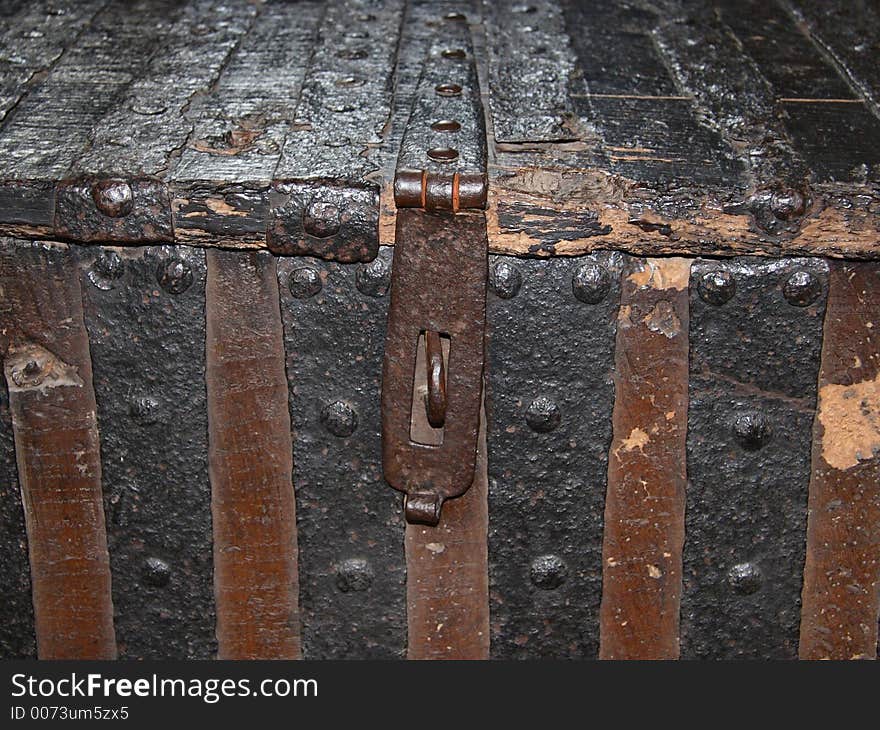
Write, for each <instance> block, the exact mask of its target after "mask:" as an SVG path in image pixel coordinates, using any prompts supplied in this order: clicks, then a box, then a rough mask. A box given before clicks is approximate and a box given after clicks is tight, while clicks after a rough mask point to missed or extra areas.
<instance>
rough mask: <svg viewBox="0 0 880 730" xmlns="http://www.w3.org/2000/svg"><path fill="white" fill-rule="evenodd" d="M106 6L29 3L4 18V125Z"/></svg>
mask: <svg viewBox="0 0 880 730" xmlns="http://www.w3.org/2000/svg"><path fill="white" fill-rule="evenodd" d="M106 4H107V0H40V2H25V3H21V4H19V5H18V6H17V7H13V8H10V11H11V14H10V15H7V16H4V17H2V19H0V49H3V50H2V51H0V125H2V123H3V120H4V119H5V118H6V115H7V114H8V113H9V111H10V110H11V109H13V108H15V106H16V104H18V102H19V101H20V100H21V99H22V97H23V96H24V95H25V94H27V93H28V91H29V90H30V89H31V88H33V87H34V86H36V85H37V84H39V83H40V82H41V81H42V79H43V78H44V77H45V75H46V74H47V73H48V72H49V71H50V70H51V69H52V66H53V65H54V64H55V62H56V61H57V60H58V59H59V58H60V57H61V55H62V54H63V53H64V51H65V49H67V48H69V47H70V46H72V45H75V44H76V40H77V38H78V36H79V33H80V31H81V30H82V29H83V28H84V27H85V26H86V25H87V24H88V23H89V22H90V21H91V20H92V18H93V17H94V16H95V13H97V12H98V11H100V10H101V8H103V7H104V6H105V5H106ZM0 128H2V126H0Z"/></svg>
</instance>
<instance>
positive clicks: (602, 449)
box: [0, 0, 880, 659]
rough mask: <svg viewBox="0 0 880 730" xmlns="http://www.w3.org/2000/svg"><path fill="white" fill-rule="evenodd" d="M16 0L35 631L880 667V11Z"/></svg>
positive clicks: (55, 644)
mask: <svg viewBox="0 0 880 730" xmlns="http://www.w3.org/2000/svg"><path fill="white" fill-rule="evenodd" d="M0 21H2V25H0V38H2V42H0V234H2V240H0V355H2V358H3V377H4V383H5V386H4V388H3V390H2V401H0V500H2V501H0V535H2V556H0V594H2V601H0V654H2V655H3V656H4V657H7V658H9V657H32V656H35V655H38V656H39V657H43V658H113V657H117V656H118V657H120V658H211V657H215V656H219V657H221V658H297V657H300V656H305V657H307V658H398V657H399V658H403V657H407V656H408V657H410V658H489V657H493V658H546V657H570V658H593V657H604V658H666V659H671V658H678V657H679V656H680V657H682V658H706V659H709V658H713V659H719V658H733V657H743V658H795V657H798V656H800V657H802V658H806V659H813V658H826V657H829V658H875V657H876V654H877V634H878V631H877V629H878V610H880V596H878V587H880V346H878V345H880V335H878V331H880V265H878V263H877V260H878V258H880V246H878V240H880V198H878V194H880V191H878V184H880V65H878V64H877V58H878V51H880V45H878V44H880V5H878V3H877V2H875V1H873V0H864V1H859V2H843V1H835V2H822V1H821V0H711V2H700V1H699V0H651V1H650V2H649V1H648V0H594V1H589V0H560V1H559V2H553V1H550V0H548V1H544V0H531V1H530V2H529V1H527V2H516V3H510V2H483V3H480V2H466V1H461V2H458V1H453V0H448V1H447V0H436V1H435V0H386V1H380V0H335V1H333V2H317V1H313V0H303V1H302V2H274V1H269V0H266V1H265V2H263V1H252V2H248V1H246V0H188V1H187V2H171V1H170V0H169V1H164V2H163V1H161V0H150V1H148V0H136V1H135V2H121V1H115V0H82V1H75V0H40V1H39V2H18V1H16V0H2V2H0Z"/></svg>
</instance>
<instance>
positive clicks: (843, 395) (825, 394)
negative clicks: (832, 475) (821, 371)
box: [818, 375, 880, 471]
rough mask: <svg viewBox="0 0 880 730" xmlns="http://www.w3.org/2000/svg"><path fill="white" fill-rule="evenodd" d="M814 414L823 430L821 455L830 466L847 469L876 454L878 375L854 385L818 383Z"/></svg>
mask: <svg viewBox="0 0 880 730" xmlns="http://www.w3.org/2000/svg"><path fill="white" fill-rule="evenodd" d="M818 417H819V422H820V423H821V424H822V427H823V428H824V430H825V433H824V435H823V437H822V458H823V459H824V460H825V462H826V463H827V464H828V465H829V466H831V467H833V468H834V469H840V470H841V471H843V470H846V469H851V468H852V467H854V466H856V465H858V463H859V462H860V461H867V460H868V459H872V458H873V457H874V456H876V455H877V454H880V375H878V376H877V377H876V378H874V380H866V381H863V382H861V383H856V384H854V385H837V384H836V383H829V384H828V385H825V386H822V387H821V388H820V389H819V411H818Z"/></svg>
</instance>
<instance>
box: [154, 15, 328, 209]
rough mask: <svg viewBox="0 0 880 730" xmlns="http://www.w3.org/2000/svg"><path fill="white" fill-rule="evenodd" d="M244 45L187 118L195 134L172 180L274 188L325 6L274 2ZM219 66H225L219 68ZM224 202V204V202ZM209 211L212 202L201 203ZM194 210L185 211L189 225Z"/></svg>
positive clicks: (189, 109) (254, 22)
mask: <svg viewBox="0 0 880 730" xmlns="http://www.w3.org/2000/svg"><path fill="white" fill-rule="evenodd" d="M255 10H256V12H257V13H258V15H257V17H256V18H255V19H253V20H252V21H251V25H250V28H249V29H247V33H246V34H245V35H243V37H241V38H240V39H238V47H237V49H236V50H235V54H234V55H233V56H232V57H231V58H229V59H228V61H227V62H226V64H225V66H223V67H222V74H219V75H218V77H217V78H216V79H215V80H214V82H213V83H212V84H211V85H210V87H209V88H208V89H206V92H205V93H204V94H203V95H201V96H200V97H199V98H195V99H193V101H192V103H191V104H189V105H188V107H187V109H186V112H185V115H186V118H187V120H188V121H189V123H190V127H191V135H190V138H189V139H188V140H187V142H186V145H185V147H184V148H183V149H182V150H181V154H180V159H179V161H178V162H177V164H176V165H175V166H174V168H173V170H172V171H171V173H170V175H169V178H170V179H171V180H174V181H188V180H203V181H214V182H215V183H217V184H222V183H235V182H250V183H263V184H264V186H266V187H268V184H269V182H271V180H272V177H273V174H274V172H275V167H276V166H277V164H278V160H279V158H280V156H281V148H282V145H283V144H284V138H285V136H286V135H287V133H288V132H289V130H290V127H291V125H292V123H293V122H294V119H295V118H296V107H297V104H298V102H299V96H300V88H301V85H302V81H303V76H304V75H305V71H306V69H307V68H308V62H309V58H310V52H311V51H312V47H313V45H314V43H315V42H316V40H317V38H316V31H317V25H318V22H319V21H320V19H321V17H322V14H323V8H322V6H321V4H319V3H316V2H300V3H295V4H288V3H271V4H267V5H264V6H257V7H256V8H255ZM218 68H220V67H218ZM221 200H222V198H221ZM201 205H202V206H203V208H204V210H205V211H208V212H209V211H210V208H209V207H208V206H207V203H206V202H201ZM191 213H192V211H189V210H188V209H187V210H183V211H181V217H183V218H184V221H183V222H185V223H188V222H189V221H190V219H191V218H192V217H193V216H192V215H191Z"/></svg>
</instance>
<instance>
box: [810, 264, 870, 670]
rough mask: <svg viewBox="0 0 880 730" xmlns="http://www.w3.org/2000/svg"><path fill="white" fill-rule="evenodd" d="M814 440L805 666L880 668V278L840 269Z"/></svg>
mask: <svg viewBox="0 0 880 730" xmlns="http://www.w3.org/2000/svg"><path fill="white" fill-rule="evenodd" d="M829 287H830V288H829V292H828V304H827V310H826V315H825V335H824V341H823V344H822V361H821V369H820V371H819V402H818V411H817V415H816V421H815V424H814V432H813V454H812V476H811V479H810V498H809V517H808V521H807V559H806V565H805V568H804V590H803V608H802V613H801V631H800V646H799V652H798V653H799V655H800V658H801V659H874V658H876V656H877V621H878V615H880V335H878V333H877V327H878V323H880V269H878V267H877V266H876V265H870V264H853V263H832V265H831V273H830V282H829Z"/></svg>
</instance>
